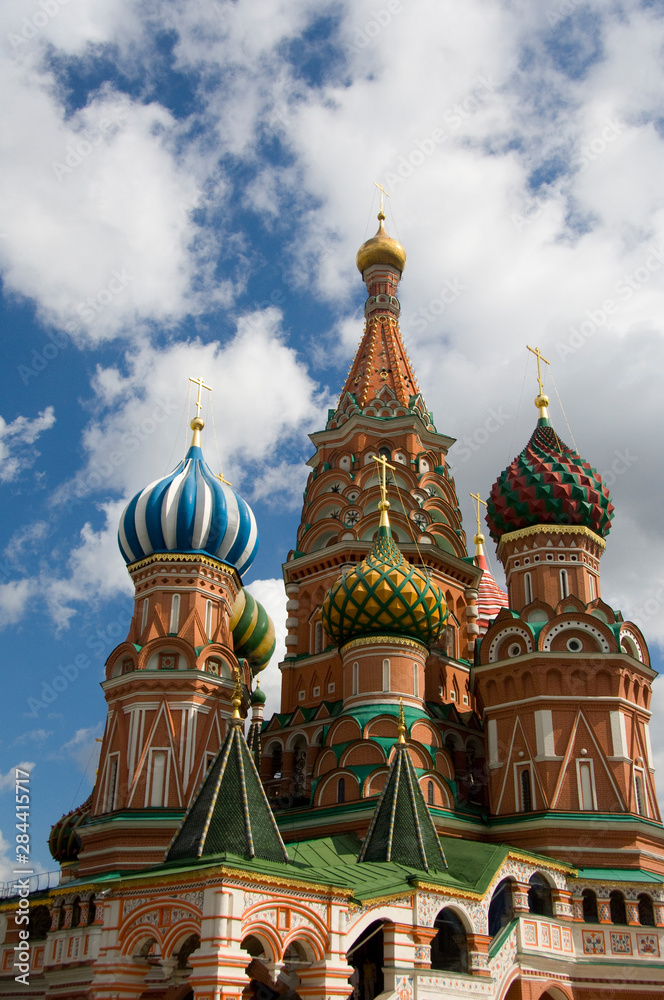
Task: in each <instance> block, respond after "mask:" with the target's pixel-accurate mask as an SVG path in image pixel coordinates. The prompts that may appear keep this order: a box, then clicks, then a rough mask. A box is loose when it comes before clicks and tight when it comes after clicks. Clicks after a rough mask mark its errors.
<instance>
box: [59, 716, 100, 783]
mask: <svg viewBox="0 0 664 1000" xmlns="http://www.w3.org/2000/svg"><path fill="white" fill-rule="evenodd" d="M103 731H104V723H103V722H98V723H97V725H96V726H89V727H87V728H82V729H77V730H76V732H75V733H74V735H73V736H72V738H71V739H70V740H68V741H67V742H66V743H65V744H63V746H62V747H61V748H60V751H59V754H58V755H59V756H63V755H64V756H66V757H68V758H69V759H70V760H73V761H74V763H75V764H76V766H77V767H78V768H79V770H81V771H82V772H83V774H84V775H85V777H86V778H87V779H88V781H89V782H90V783H94V780H95V770H96V767H97V761H98V760H99V751H100V749H101V743H100V742H98V740H97V737H100V736H101V735H102V733H103Z"/></svg>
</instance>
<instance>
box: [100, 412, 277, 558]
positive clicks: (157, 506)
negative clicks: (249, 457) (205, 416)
mask: <svg viewBox="0 0 664 1000" xmlns="http://www.w3.org/2000/svg"><path fill="white" fill-rule="evenodd" d="M193 423H194V421H192V426H193ZM201 424H202V421H201ZM197 436H198V435H197V434H196V433H195V434H194V443H192V445H191V447H190V448H189V451H188V452H187V455H186V457H185V459H184V460H183V461H182V462H180V463H179V464H178V465H177V466H176V467H175V469H173V471H172V472H171V473H170V474H169V475H168V476H164V478H163V479H157V480H155V482H154V483H150V485H149V486H146V487H145V489H144V490H141V492H140V493H137V494H136V496H135V497H134V498H133V499H132V500H130V501H129V503H128V504H127V506H126V508H125V510H124V512H123V514H122V517H121V518H120V529H119V531H118V544H119V545H120V551H121V552H122V556H123V558H124V560H125V562H126V563H127V564H130V563H134V562H137V561H138V560H139V559H145V557H146V556H149V555H152V554H153V553H159V552H187V553H201V554H202V555H208V556H212V557H213V558H214V559H219V560H220V561H221V562H224V563H228V564H229V565H230V566H233V567H235V569H236V570H237V572H238V573H239V574H240V575H241V574H242V573H245V572H246V571H247V570H248V569H249V567H250V566H251V564H252V562H253V561H254V559H255V558H256V552H257V551H258V529H257V527H256V519H255V518H254V514H253V511H252V510H251V508H250V507H249V504H247V503H246V502H245V501H244V500H243V499H242V497H240V496H238V494H237V493H236V492H235V491H234V490H232V489H231V487H230V486H229V485H228V484H227V483H224V482H221V481H220V480H219V479H218V478H217V477H216V476H215V475H214V474H213V473H212V471H211V470H210V467H209V466H208V465H207V464H206V462H205V459H204V458H203V452H202V451H201V449H200V447H199V446H198V444H197V443H195V442H196V438H197Z"/></svg>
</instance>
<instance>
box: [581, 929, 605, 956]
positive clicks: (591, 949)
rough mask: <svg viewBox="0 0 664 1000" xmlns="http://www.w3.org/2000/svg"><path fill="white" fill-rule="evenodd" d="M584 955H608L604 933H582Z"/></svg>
mask: <svg viewBox="0 0 664 1000" xmlns="http://www.w3.org/2000/svg"><path fill="white" fill-rule="evenodd" d="M581 934H582V937H583V954H584V955H606V942H605V941H604V931H582V932H581Z"/></svg>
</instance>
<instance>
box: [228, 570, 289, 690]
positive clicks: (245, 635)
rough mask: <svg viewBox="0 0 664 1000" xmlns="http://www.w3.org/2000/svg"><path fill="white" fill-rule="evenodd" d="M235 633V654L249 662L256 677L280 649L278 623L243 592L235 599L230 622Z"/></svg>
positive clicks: (249, 595) (260, 605) (254, 599)
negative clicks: (275, 626)
mask: <svg viewBox="0 0 664 1000" xmlns="http://www.w3.org/2000/svg"><path fill="white" fill-rule="evenodd" d="M229 624H230V629H231V632H232V633H233V651H234V652H235V655H236V656H237V657H242V658H243V659H245V660H248V661H249V666H250V667H251V672H252V674H253V675H254V677H255V676H256V674H257V673H259V672H260V671H261V670H263V669H264V668H265V667H266V666H267V665H268V663H269V662H270V659H271V657H272V654H273V653H274V650H275V647H276V644H277V643H276V639H275V635H274V622H273V621H272V619H271V618H270V616H269V615H268V613H267V611H266V610H265V608H264V607H263V605H262V604H260V603H259V602H258V601H257V600H256V598H255V597H252V596H251V594H250V593H249V592H248V591H247V590H245V589H244V587H243V588H242V590H241V591H240V593H239V594H238V595H237V597H236V598H235V604H234V605H233V611H232V613H231V619H230V623H229Z"/></svg>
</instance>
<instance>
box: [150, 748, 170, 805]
mask: <svg viewBox="0 0 664 1000" xmlns="http://www.w3.org/2000/svg"><path fill="white" fill-rule="evenodd" d="M165 787H166V753H165V751H163V750H153V751H152V781H151V787H150V805H151V806H154V807H159V806H163V805H164V804H165V802H164V791H165Z"/></svg>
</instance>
